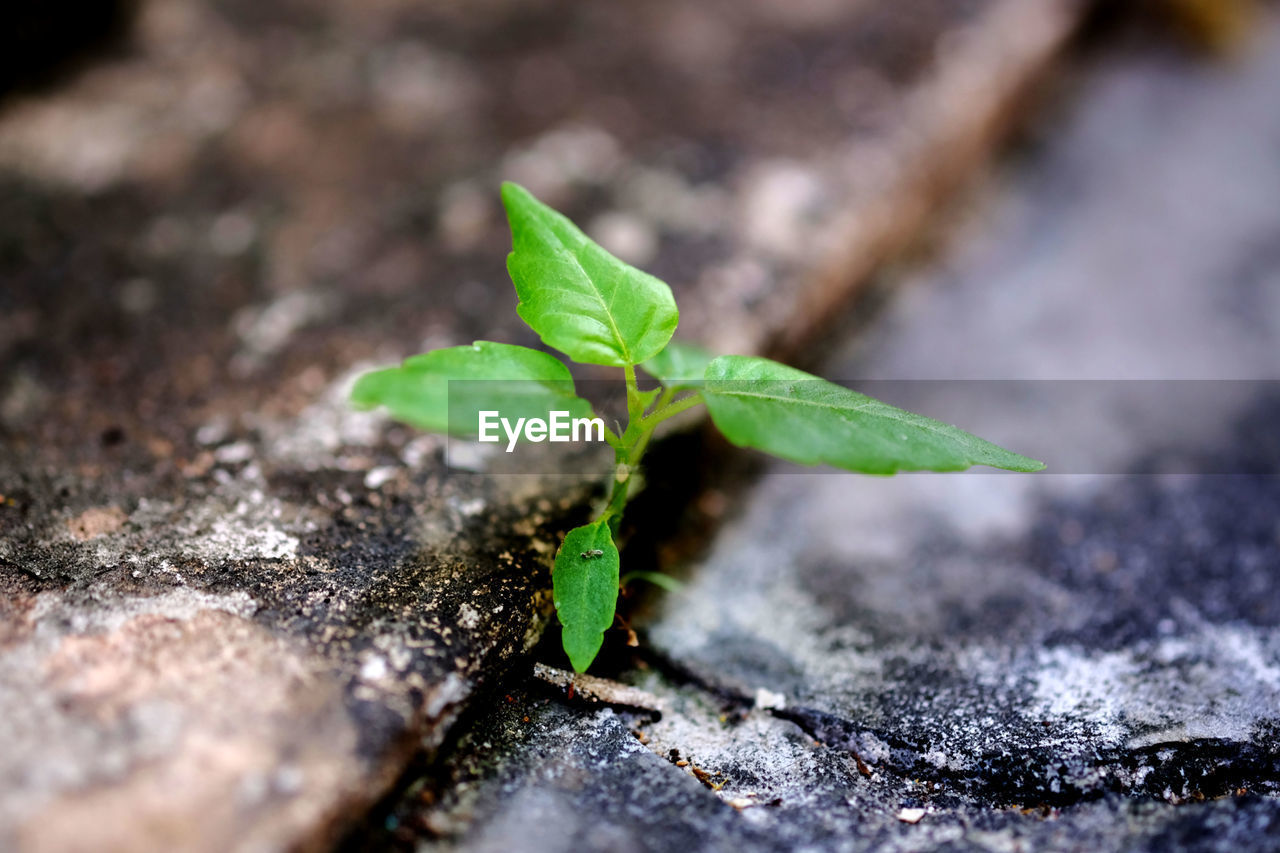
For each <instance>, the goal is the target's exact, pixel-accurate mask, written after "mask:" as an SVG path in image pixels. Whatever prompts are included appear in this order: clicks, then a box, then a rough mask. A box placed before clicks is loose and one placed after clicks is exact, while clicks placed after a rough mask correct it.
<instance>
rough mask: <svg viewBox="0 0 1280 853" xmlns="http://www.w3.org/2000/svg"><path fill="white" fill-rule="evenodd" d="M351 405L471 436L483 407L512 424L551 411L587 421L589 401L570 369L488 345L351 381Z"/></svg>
mask: <svg viewBox="0 0 1280 853" xmlns="http://www.w3.org/2000/svg"><path fill="white" fill-rule="evenodd" d="M451 380H453V382H452V388H451V387H450V381H451ZM459 380H484V381H459ZM351 400H352V402H353V403H355V404H356V405H357V406H360V407H362V408H372V407H374V406H386V407H387V408H388V409H389V410H390V411H391V414H392V416H393V417H395V418H397V419H398V420H402V421H405V422H406V423H409V424H412V425H414V426H416V427H419V428H421V429H425V430H430V431H432V432H448V433H450V434H452V435H473V434H475V433H476V431H477V422H478V420H479V413H480V411H481V410H485V409H488V410H496V411H499V412H501V416H502V417H504V418H508V419H510V420H511V421H512V423H514V422H515V419H516V418H543V419H546V418H547V417H548V413H549V412H551V411H567V412H569V415H570V417H575V418H576V417H590V416H591V404H590V403H588V402H587V401H586V400H584V399H582V398H581V397H579V396H577V394H576V393H575V392H574V388H573V377H572V375H570V373H569V368H568V367H566V366H565V365H564V363H563V362H561V361H560V360H559V359H558V358H556V357H555V356H553V355H548V354H547V353H545V352H539V351H538V350H533V349H529V348H528V347H519V346H513V345H511V344H496V343H492V342H490V341H476V342H475V343H473V344H471V345H470V346H460V347H448V348H447V349H438V350H432V351H431V352H427V353H423V354H422V355H415V356H413V357H412V358H409V359H406V360H405V362H404V364H402V365H401V366H400V367H389V368H386V369H384V370H375V371H372V372H370V373H366V374H364V375H363V376H361V377H360V378H359V379H357V380H356V384H355V387H354V388H353V389H352V391H351Z"/></svg>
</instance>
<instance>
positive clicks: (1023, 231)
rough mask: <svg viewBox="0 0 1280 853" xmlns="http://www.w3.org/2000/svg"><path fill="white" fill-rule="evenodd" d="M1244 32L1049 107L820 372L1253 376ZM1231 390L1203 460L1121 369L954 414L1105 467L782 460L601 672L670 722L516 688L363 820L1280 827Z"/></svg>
mask: <svg viewBox="0 0 1280 853" xmlns="http://www.w3.org/2000/svg"><path fill="white" fill-rule="evenodd" d="M1253 48H1254V49H1253V51H1252V52H1251V53H1250V54H1249V56H1248V58H1247V59H1242V60H1239V61H1237V63H1236V64H1234V65H1232V66H1230V67H1224V66H1204V65H1199V66H1197V65H1192V64H1188V63H1186V62H1185V61H1174V60H1173V59H1171V58H1170V57H1169V55H1168V54H1166V53H1165V52H1164V51H1162V50H1158V49H1149V50H1148V51H1146V52H1144V53H1141V54H1139V55H1136V56H1119V57H1116V56H1110V57H1105V58H1103V59H1101V60H1099V61H1098V63H1097V64H1096V65H1095V67H1093V68H1091V69H1089V70H1088V71H1087V73H1084V74H1083V75H1082V76H1081V79H1080V80H1079V83H1080V85H1079V88H1078V92H1079V94H1080V99H1079V101H1078V103H1077V104H1076V105H1075V106H1073V107H1070V108H1069V109H1068V108H1066V107H1060V109H1063V110H1065V113H1063V114H1060V118H1061V120H1062V121H1063V123H1062V124H1060V125H1058V131H1057V132H1056V133H1054V134H1053V135H1052V136H1051V137H1050V138H1048V140H1047V141H1046V142H1045V143H1044V144H1043V145H1041V146H1039V147H1038V148H1037V149H1036V150H1035V151H1034V152H1033V153H1030V154H1029V155H1028V156H1026V157H1024V158H1023V160H1022V161H1021V162H1020V163H1017V164H1014V165H1012V166H1010V168H1009V169H1008V170H1006V171H1005V172H1004V178H1005V180H1004V181H1003V182H1001V184H1000V185H997V186H993V187H990V188H988V189H987V190H986V191H985V192H984V193H983V194H982V196H981V197H980V198H979V199H977V200H976V201H977V203H975V205H974V206H973V207H974V211H975V213H974V215H973V216H971V217H969V218H968V220H967V221H966V222H965V223H962V224H961V225H960V226H959V228H958V231H957V232H956V237H955V245H954V247H953V249H952V250H951V251H949V252H948V253H947V254H946V255H945V256H944V257H943V258H942V259H941V260H940V261H939V262H938V263H937V265H935V266H933V267H932V268H930V269H928V270H927V271H925V272H923V273H920V274H918V275H916V276H914V279H915V280H914V281H911V282H907V283H905V284H904V286H903V287H901V288H897V289H896V291H895V292H900V293H901V294H902V296H901V298H898V299H895V300H894V301H892V302H891V303H890V304H889V306H888V307H887V308H886V309H885V311H884V313H883V315H882V316H881V317H880V318H879V320H880V322H878V323H877V324H876V325H875V327H874V329H873V330H871V332H870V333H869V334H867V335H865V336H861V337H859V338H858V339H856V340H855V341H852V342H850V343H849V344H848V345H847V346H845V347H844V348H843V349H842V350H840V351H838V352H836V353H835V354H834V355H833V357H832V359H831V360H830V362H829V363H828V364H827V365H826V367H825V369H824V372H825V373H826V374H827V375H830V376H834V377H849V378H871V379H918V378H921V377H929V378H933V377H939V376H941V377H946V378H974V377H991V376H999V377H1003V378H1016V377H1026V378H1030V379H1049V378H1053V379H1064V378H1070V377H1079V378H1096V377H1099V376H1103V377H1105V376H1122V377H1145V378H1147V379H1152V380H1156V379H1160V378H1162V377H1163V378H1174V377H1184V376H1197V377H1217V378H1221V379H1241V378H1257V377H1273V376H1274V375H1275V370H1276V368H1277V362H1276V354H1277V352H1280V348H1277V346H1276V343H1277V341H1280V303H1278V302H1276V300H1275V288H1274V287H1273V285H1274V282H1275V276H1276V274H1277V264H1276V254H1275V252H1274V251H1273V250H1272V249H1271V248H1270V246H1271V244H1272V242H1273V240H1272V238H1273V237H1274V235H1275V233H1276V230H1277V227H1280V219H1278V218H1277V211H1276V208H1275V205H1274V203H1273V201H1272V198H1273V196H1274V193H1273V192H1272V188H1273V187H1274V186H1276V185H1277V184H1278V182H1280V170H1278V168H1277V161H1276V159H1275V157H1274V151H1275V150H1276V146H1277V145H1278V144H1280V109H1278V108H1277V107H1278V105H1277V102H1276V100H1275V98H1274V97H1273V90H1274V81H1275V79H1276V78H1277V74H1280V26H1277V24H1276V21H1275V20H1274V19H1271V20H1270V23H1269V26H1268V27H1267V28H1266V29H1264V30H1262V31H1261V33H1260V34H1259V36H1258V39H1257V42H1256V43H1255V44H1254V45H1253ZM1175 104H1176V109H1174V105H1175ZM1243 306H1249V307H1248V308H1247V309H1245V308H1244V307H1243ZM1023 387H1024V388H1027V387H1030V386H1023ZM1055 387H1056V386H1055ZM1239 387H1240V388H1241V389H1243V390H1244V391H1246V392H1247V393H1239V394H1234V395H1231V396H1229V397H1224V398H1223V405H1222V406H1221V407H1220V408H1217V409H1215V410H1213V411H1210V412H1184V413H1181V419H1183V420H1188V421H1198V422H1202V424H1201V426H1203V427H1204V429H1206V430H1208V431H1207V432H1202V431H1199V430H1196V431H1192V432H1191V433H1189V435H1191V436H1193V437H1194V440H1195V441H1196V444H1195V445H1194V446H1193V448H1192V449H1193V450H1194V451H1195V453H1193V454H1191V455H1190V456H1188V457H1181V458H1183V460H1184V462H1180V463H1179V465H1180V466H1183V465H1185V464H1188V463H1186V462H1185V460H1186V459H1190V460H1193V461H1192V463H1190V467H1189V468H1188V467H1177V468H1174V469H1167V468H1166V467H1165V465H1164V461H1165V460H1166V456H1169V458H1175V457H1173V456H1172V455H1171V454H1172V453H1173V450H1174V449H1172V448H1164V447H1159V446H1152V447H1148V446H1145V445H1144V444H1143V441H1142V439H1143V437H1144V436H1147V435H1150V434H1151V433H1152V430H1151V429H1150V427H1151V425H1152V424H1156V425H1159V424H1160V423H1163V422H1164V421H1162V420H1161V418H1163V417H1165V413H1161V412H1160V411H1159V410H1158V407H1157V409H1156V410H1152V411H1148V410H1147V409H1146V408H1144V407H1141V406H1137V405H1135V404H1139V403H1144V402H1146V401H1148V400H1149V399H1150V394H1151V390H1150V388H1149V387H1148V386H1147V385H1146V384H1144V383H1141V382H1138V383H1129V386H1128V388H1129V390H1128V392H1127V396H1126V395H1124V394H1122V395H1120V397H1119V398H1118V400H1117V398H1115V397H1114V389H1113V388H1112V387H1111V386H1109V385H1107V384H1105V383H1101V384H1100V385H1099V386H1098V387H1097V390H1096V392H1094V396H1092V397H1091V396H1090V395H1089V393H1086V394H1085V395H1084V396H1082V397H1081V398H1080V399H1083V400H1085V401H1089V402H1092V403H1094V404H1095V405H1092V406H1085V407H1081V409H1080V410H1079V411H1077V412H1075V413H1074V414H1070V413H1068V414H1066V415H1063V414H1062V413H1057V414H1056V415H1055V416H1054V418H1053V420H1056V421H1057V422H1056V423H1048V421H1049V420H1051V419H1048V418H1046V419H1045V420H1046V423H1044V424H1040V423H1038V422H1037V421H1035V420H1034V419H1032V420H1030V421H1024V420H1014V421H1013V422H1010V423H1005V424H1003V426H1002V425H1001V424H999V423H985V422H982V421H981V418H980V417H979V422H978V423H972V421H971V420H962V423H964V424H965V425H967V426H969V425H971V426H974V427H975V428H977V429H978V430H979V431H980V432H983V433H984V434H985V433H987V432H989V431H990V430H991V429H994V430H995V431H996V434H997V435H999V437H1000V438H1001V439H1002V440H1004V441H1005V442H1007V443H1009V444H1011V445H1013V446H1014V447H1017V448H1019V449H1021V444H1020V442H1019V434H1018V433H1019V430H1023V429H1027V424H1028V423H1032V424H1035V427H1036V428H1037V429H1039V428H1041V427H1043V428H1045V429H1047V430H1049V434H1048V441H1047V442H1046V443H1045V444H1044V445H1042V446H1048V447H1052V446H1053V445H1055V444H1058V445H1061V448H1060V449H1061V450H1062V451H1063V456H1062V457H1061V458H1063V459H1076V460H1086V462H1091V463H1092V464H1083V463H1082V464H1081V465H1080V467H1075V468H1072V467H1062V468H1060V469H1059V470H1058V472H1057V473H1049V474H1045V475H1038V476H1033V477H1023V476H1005V475H997V474H982V473H970V474H963V475H948V476H945V477H944V476H931V475H920V476H904V477H899V478H894V479H892V480H879V479H872V478H859V477H854V476H842V475H821V474H815V473H812V472H805V471H797V470H795V469H793V468H788V467H786V466H781V465H778V466H775V467H774V468H772V469H770V471H769V473H767V474H766V476H765V477H764V478H763V479H762V481H761V482H760V483H759V484H758V485H757V487H756V488H755V489H754V490H752V491H751V492H750V494H749V495H748V496H747V498H746V500H745V502H744V505H743V507H742V508H741V511H740V513H739V514H738V516H737V517H736V518H735V519H734V520H732V521H731V522H729V523H728V524H727V525H726V526H725V527H724V528H723V529H722V530H721V531H720V532H719V533H718V534H717V535H716V537H715V539H714V541H713V542H712V543H711V545H710V547H709V550H708V553H707V554H706V556H705V557H704V558H703V559H701V560H699V561H698V563H697V565H695V566H694V567H692V568H691V570H690V571H689V573H688V577H687V581H688V583H687V586H686V588H685V589H684V590H683V591H682V592H680V593H679V594H676V595H671V596H667V597H666V598H665V599H664V600H663V602H662V604H661V605H660V606H659V607H657V608H656V610H655V611H654V612H653V613H652V614H650V618H649V619H648V623H647V629H645V630H641V640H642V645H641V651H640V652H639V653H638V656H637V657H636V658H634V659H632V660H631V663H632V665H631V667H630V668H628V667H627V666H625V665H620V664H619V663H617V662H615V666H618V667H620V674H619V677H620V678H622V679H623V680H624V681H625V682H627V683H628V684H631V685H633V686H635V687H638V688H641V689H643V690H644V691H646V692H647V693H649V694H652V695H654V696H656V697H657V699H658V700H660V701H661V703H662V705H663V707H665V708H666V709H667V710H666V711H665V712H664V713H662V715H661V716H660V717H655V716H654V715H653V714H649V715H645V714H642V713H636V712H633V711H622V710H618V711H615V710H599V709H596V708H589V707H588V708H583V707H581V706H577V705H575V704H573V703H572V702H566V698H565V697H564V696H563V695H562V694H549V693H547V692H546V691H545V689H544V690H542V691H541V692H535V693H534V694H533V695H531V696H524V695H513V696H512V701H511V703H510V704H509V705H507V706H503V707H501V708H500V709H499V710H498V711H496V712H493V713H491V714H489V715H487V716H485V717H484V718H483V719H482V720H481V721H479V722H478V723H477V724H476V726H475V727H474V729H473V731H472V733H471V734H469V735H468V736H467V738H466V739H464V740H463V741H461V742H460V743H459V745H458V747H457V748H456V749H455V750H453V752H452V754H451V756H450V757H449V758H448V760H447V761H446V762H445V764H444V769H443V770H442V771H439V772H438V773H437V774H436V775H435V776H433V777H428V780H429V781H428V782H427V783H426V788H425V790H428V791H433V792H435V793H432V794H430V795H429V796H422V797H419V798H418V799H416V800H415V799H413V798H406V799H405V800H403V801H401V802H400V803H399V804H398V805H397V806H396V807H395V808H394V809H393V810H391V811H390V812H389V813H388V818H389V821H390V824H391V829H390V830H389V831H388V830H387V829H386V828H385V826H384V828H383V830H382V834H380V835H379V834H375V835H374V836H372V837H373V839H375V841H376V842H378V843H380V842H382V841H386V840H392V841H394V840H397V839H400V840H402V841H404V842H405V843H406V844H407V843H412V842H413V841H414V840H415V839H418V838H421V837H423V836H427V837H430V835H431V834H435V836H437V837H438V839H439V840H438V841H437V843H438V845H439V846H440V847H442V848H448V849H464V850H465V849H498V848H501V847H503V846H504V845H505V846H511V845H513V844H516V843H517V839H519V840H521V841H522V842H523V843H521V844H520V846H522V848H523V849H534V850H559V849H568V848H570V847H574V848H577V847H583V848H586V849H636V850H650V849H651V850H659V849H671V847H672V846H683V845H686V844H687V846H690V847H695V848H703V847H705V848H708V849H726V850H728V849H734V850H742V849H753V850H754V849H760V850H771V849H779V850H794V849H834V850H886V849H887V850H919V849H937V848H943V849H962V850H990V849H999V850H1018V849H1064V850H1096V849H1135V850H1150V851H1159V850H1167V849H1175V848H1176V849H1204V850H1221V851H1228V850H1237V849H1248V850H1267V849H1271V848H1272V847H1274V845H1275V839H1276V837H1277V833H1278V832H1280V714H1278V713H1277V708H1280V609H1277V608H1278V607H1280V599H1277V596H1276V593H1275V584H1274V579H1275V573H1276V569H1277V562H1278V560H1280V557H1278V556H1277V555H1278V554H1280V529H1278V528H1277V525H1276V519H1277V518H1280V438H1278V434H1277V432H1276V430H1275V424H1276V421H1277V417H1280V396H1277V395H1276V393H1275V392H1276V387H1275V383H1274V382H1257V383H1245V384H1242V385H1240V386H1239ZM980 390H981V389H980V388H979V387H977V386H975V387H974V388H973V389H972V391H973V393H979V391H980ZM1155 390H1156V392H1157V393H1158V391H1159V388H1156V389H1155ZM1228 400H1229V401H1230V403H1229V404H1227V401H1228ZM937 414H939V415H942V416H947V414H948V413H947V412H937ZM967 414H968V415H971V416H976V413H975V412H973V411H969V412H967ZM1001 429H1003V433H1001ZM1098 432H1104V433H1106V432H1111V433H1118V434H1119V439H1117V440H1114V441H1111V442H1102V443H1101V445H1102V446H1101V447H1099V446H1097V444H1098V443H1097V442H1096V441H1095V439H1096V436H1097V434H1098ZM1073 445H1074V446H1073ZM1068 451H1070V452H1068ZM1050 458H1051V459H1052V457H1050ZM1170 471H1172V473H1170ZM1232 471H1234V472H1236V473H1225V472H1232ZM632 624H633V626H634V625H636V624H637V623H636V622H634V621H633V623H632ZM626 660H627V659H626V658H624V659H623V662H624V663H625V661H626ZM646 752H647V753H649V754H648V755H646V754H645V753H646ZM681 762H684V763H683V764H682V763H681ZM691 781H693V782H695V783H697V782H699V781H701V782H702V784H701V785H691V784H690V782H691ZM432 784H434V785H435V787H434V788H432V787H431V785H432ZM675 792H679V797H680V801H681V805H680V806H679V807H678V808H675V809H672V807H671V805H670V799H669V798H670V797H671V796H672V795H673V793H675ZM649 802H652V804H653V806H652V809H647V808H646V807H645V806H646V804H647V803H649ZM532 826H538V827H545V828H547V829H546V830H545V832H543V831H539V832H537V833H536V834H535V833H533V832H531V831H530V830H529V829H528V828H529V827H532ZM522 833H523V834H522ZM680 839H685V840H684V841H681V840H680Z"/></svg>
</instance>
